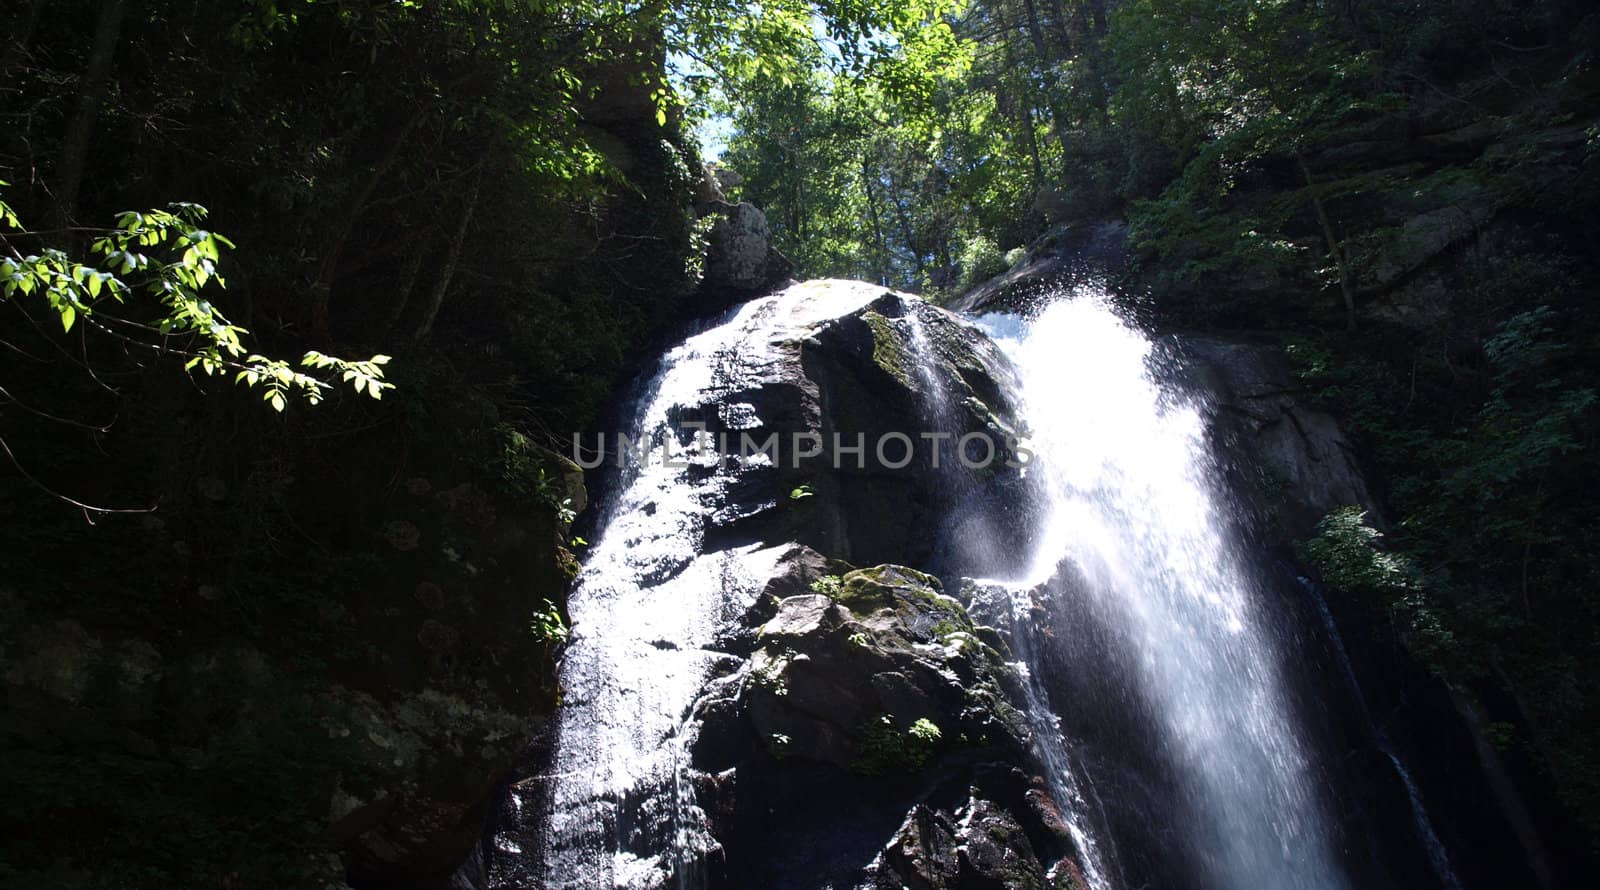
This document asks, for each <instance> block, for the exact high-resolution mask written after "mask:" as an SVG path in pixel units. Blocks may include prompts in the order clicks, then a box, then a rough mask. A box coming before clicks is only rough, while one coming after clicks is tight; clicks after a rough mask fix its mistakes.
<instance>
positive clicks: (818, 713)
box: [693, 554, 1077, 890]
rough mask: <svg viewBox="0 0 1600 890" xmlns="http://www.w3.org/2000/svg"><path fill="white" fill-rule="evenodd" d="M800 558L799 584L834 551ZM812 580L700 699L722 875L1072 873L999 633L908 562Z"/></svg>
mask: <svg viewBox="0 0 1600 890" xmlns="http://www.w3.org/2000/svg"><path fill="white" fill-rule="evenodd" d="M790 564H791V565H795V566H809V567H810V570H807V569H804V568H802V569H800V570H799V573H798V574H797V575H796V579H797V580H803V579H804V578H806V577H810V576H812V573H813V571H814V570H815V569H816V567H818V566H820V565H821V564H822V562H821V560H820V558H819V557H815V556H814V554H813V557H812V558H809V559H806V558H801V559H797V560H793V561H791V563H790ZM811 589H812V590H813V591H814V592H809V593H802V594H796V595H792V596H787V597H784V598H783V599H781V600H778V601H776V602H775V603H773V604H772V605H771V609H770V617H768V618H766V620H765V621H764V623H762V624H761V625H760V627H759V630H758V631H757V635H756V646H757V647H756V649H755V650H754V652H752V653H751V655H750V656H749V658H748V659H747V660H746V661H745V662H744V663H743V665H742V667H740V668H739V670H737V671H736V672H734V673H732V674H730V675H728V676H726V677H724V678H722V679H720V680H719V681H717V682H716V683H714V684H712V685H711V686H710V687H709V688H708V692H707V694H706V695H705V696H704V697H703V698H702V699H701V700H700V701H699V702H698V703H697V705H696V715H697V717H698V718H699V720H700V722H701V729H700V732H699V737H698V740H697V743H696V744H695V746H694V748H693V756H694V766H695V768H696V769H697V770H700V771H703V773H704V775H705V776H706V778H705V780H704V782H703V785H702V795H701V802H702V805H704V806H706V808H707V811H708V812H709V813H710V814H711V815H712V831H713V833H714V834H715V836H716V837H717V838H718V839H719V841H720V843H721V856H720V858H719V859H718V860H717V861H715V862H712V863H709V864H708V868H707V870H708V875H707V877H708V879H709V880H710V881H711V883H712V885H713V886H726V887H755V886H760V887H791V886H792V887H797V888H798V887H815V886H820V885H823V884H824V883H826V884H827V885H829V886H841V887H859V888H863V890H865V888H874V890H875V888H886V890H887V888H900V887H924V888H951V890H954V888H990V887H992V888H996V890H999V888H1024V887H1038V888H1044V887H1052V886H1060V887H1070V886H1074V885H1072V884H1071V883H1069V882H1067V881H1068V879H1067V878H1065V877H1063V876H1066V875H1075V874H1077V866H1076V865H1075V862H1074V859H1073V851H1072V849H1071V844H1070V841H1069V840H1068V834H1067V832H1066V830H1065V828H1064V827H1063V826H1062V825H1061V822H1060V817H1059V815H1058V814H1057V813H1056V810H1055V804H1054V803H1053V802H1052V800H1051V799H1050V796H1049V794H1048V792H1046V791H1045V790H1044V789H1043V780H1042V779H1040V778H1038V776H1037V767H1036V765H1035V764H1034V763H1033V761H1032V756H1031V755H1030V753H1029V749H1028V743H1029V728H1028V725H1027V723H1026V721H1025V720H1024V718H1023V716H1022V714H1021V712H1020V711H1019V710H1018V707H1017V704H1016V702H1017V701H1018V700H1019V698H1018V696H1019V687H1018V683H1019V678H1018V677H1017V675H1016V672H1015V671H1014V669H1013V668H1012V667H1011V666H1010V665H1009V664H1008V663H1007V660H1006V655H1005V652H1004V647H1005V643H1004V642H1003V641H1002V640H1001V638H1000V637H999V635H998V633H997V632H996V631H995V630H994V629H992V628H987V627H980V626H978V625H975V624H974V623H973V621H972V619H971V618H970V617H968V615H967V612H966V609H965V608H964V607H963V606H962V604H961V603H960V602H959V601H958V600H956V599H955V598H953V597H950V596H947V595H945V594H944V593H943V592H942V589H941V587H940V584H939V582H938V580H937V579H935V578H933V577H932V576H929V575H925V574H923V573H921V572H917V571H915V570H913V569H909V568H905V567H903V566H892V565H886V566H878V567H876V568H870V569H861V570H856V571H850V572H847V573H845V574H844V575H843V576H839V575H828V574H818V575H815V576H814V577H812V581H811ZM764 614H768V613H766V612H758V613H757V614H756V617H757V618H759V617H760V616H761V615H764ZM803 798H804V799H807V800H806V802H805V803H799V801H800V800H801V799H803ZM846 800H848V801H849V803H848V804H845V803H843V802H844V801H846ZM830 801H831V802H832V803H831V804H830ZM790 802H795V806H794V809H791V808H790ZM819 808H820V809H830V808H831V809H832V811H833V813H832V821H831V822H829V821H827V820H824V819H822V818H819V817H820V815H821V814H820V813H817V812H815V810H817V809H819ZM775 837H781V838H783V839H784V841H783V844H782V848H783V851H782V852H779V851H775V850H774V849H773V848H772V844H771V841H772V838H775ZM796 860H799V861H796ZM1058 878H1060V879H1061V881H1062V882H1061V883H1052V881H1055V880H1057V879H1058Z"/></svg>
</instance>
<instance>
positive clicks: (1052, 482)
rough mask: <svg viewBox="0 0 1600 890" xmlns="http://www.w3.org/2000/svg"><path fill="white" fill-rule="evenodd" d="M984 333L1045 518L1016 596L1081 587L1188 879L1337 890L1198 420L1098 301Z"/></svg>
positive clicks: (1310, 780)
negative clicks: (1166, 780)
mask: <svg viewBox="0 0 1600 890" xmlns="http://www.w3.org/2000/svg"><path fill="white" fill-rule="evenodd" d="M983 324H985V326H986V327H987V328H988V329H989V330H990V332H991V333H992V335H993V336H994V337H995V338H996V339H997V340H998V341H999V342H1000V343H1001V345H1002V347H1003V348H1004V349H1006V351H1007V352H1008V353H1009V354H1010V356H1011V357H1012V359H1013V361H1014V362H1015V363H1016V365H1017V367H1018V372H1019V377H1020V379H1021V380H1022V390H1023V391H1022V393H1021V397H1022V398H1021V401H1022V403H1023V412H1024V416H1025V418H1026V421H1027V423H1028V425H1029V426H1030V428H1031V439H1030V442H1029V448H1030V449H1031V450H1032V451H1033V452H1034V453H1035V454H1036V455H1037V459H1036V462H1035V466H1034V467H1033V468H1031V469H1030V472H1031V473H1033V474H1034V477H1033V478H1034V481H1035V484H1036V485H1037V486H1038V490H1039V492H1040V494H1041V496H1042V499H1043V501H1044V504H1045V506H1044V508H1043V510H1042V515H1041V516H1040V517H1039V522H1038V526H1039V527H1038V528H1037V530H1036V531H1037V535H1038V537H1037V542H1036V544H1035V545H1034V550H1033V558H1032V561H1031V566H1030V567H1029V569H1028V571H1027V572H1026V573H1025V574H1026V577H1024V578H1020V579H1016V580H1017V581H1018V582H1020V583H1021V584H1022V585H1023V586H1026V587H1033V586H1037V585H1041V584H1045V583H1048V582H1049V581H1050V580H1051V579H1053V578H1058V577H1059V576H1060V573H1061V572H1062V571H1063V570H1064V566H1067V565H1070V566H1071V567H1072V568H1073V569H1074V570H1075V571H1076V572H1077V573H1078V574H1079V575H1080V576H1081V578H1082V579H1083V584H1082V587H1083V588H1084V594H1083V596H1084V598H1085V599H1086V602H1085V603H1082V604H1080V605H1081V606H1082V607H1083V608H1085V609H1086V610H1087V612H1088V613H1089V615H1091V616H1092V619H1093V620H1094V621H1095V622H1097V623H1098V624H1100V625H1101V626H1102V627H1103V630H1104V632H1105V633H1106V634H1107V635H1109V637H1110V638H1111V639H1113V640H1114V641H1115V643H1114V645H1115V646H1116V647H1117V648H1118V649H1120V650H1122V652H1121V654H1122V657H1123V658H1125V659H1126V660H1127V662H1128V664H1129V666H1130V667H1131V671H1130V674H1131V675H1129V676H1125V677H1117V678H1113V679H1111V680H1109V681H1108V682H1110V683H1112V684H1114V685H1116V686H1118V687H1120V690H1119V691H1120V693H1121V694H1122V698H1123V699H1124V700H1125V701H1126V702H1128V703H1130V704H1129V706H1131V707H1140V708H1142V709H1143V710H1144V711H1145V712H1146V714H1147V717H1148V723H1149V724H1150V725H1151V726H1153V727H1155V728H1156V731H1157V732H1158V733H1159V736H1160V737H1159V738H1157V739H1153V740H1150V741H1149V744H1151V745H1154V746H1157V747H1158V749H1159V752H1160V756H1161V757H1162V758H1163V759H1164V760H1166V761H1167V763H1168V766H1169V767H1170V769H1171V771H1172V773H1173V776H1174V782H1175V785H1176V790H1177V793H1178V795H1179V796H1180V799H1176V800H1171V801H1170V806H1171V807H1172V808H1173V809H1174V810H1178V811H1180V814H1179V816H1178V817H1177V819H1176V821H1178V822H1180V823H1187V824H1188V825H1189V826H1190V827H1189V828H1188V830H1187V831H1186V832H1185V833H1186V835H1187V837H1185V838H1184V839H1183V840H1184V841H1185V843H1187V845H1188V846H1189V847H1190V848H1191V849H1190V850H1189V855H1190V856H1191V858H1192V861H1194V862H1196V863H1198V864H1199V865H1198V867H1199V868H1200V869H1201V870H1202V871H1203V874H1199V875H1195V876H1193V880H1194V881H1195V882H1196V883H1198V884H1202V885H1205V886H1211V887H1218V888H1266V887H1271V888H1284V890H1288V888H1298V890H1336V888H1340V887H1343V886H1346V883H1347V882H1346V880H1345V878H1344V877H1343V875H1342V872H1341V865H1340V863H1339V860H1338V858H1337V856H1336V853H1335V849H1334V843H1333V840H1334V839H1333V838H1332V836H1331V835H1332V830H1331V828H1330V827H1329V824H1328V821H1327V819H1326V818H1325V816H1324V814H1323V812H1322V810H1323V803H1322V801H1321V800H1320V796H1319V793H1318V788H1317V785H1316V779H1317V777H1316V775H1315V774H1314V770H1313V767H1312V763H1311V761H1310V758H1309V756H1308V754H1307V752H1306V746H1305V744H1304V741H1303V740H1302V739H1301V738H1300V737H1299V733H1298V731H1297V726H1296V720H1295V715H1294V713H1293V707H1292V702H1291V698H1290V696H1289V694H1288V692H1287V691H1286V689H1285V683H1284V681H1283V679H1282V678H1281V676H1280V671H1281V664H1280V660H1281V658H1282V654H1281V653H1280V652H1279V651H1278V648H1277V646H1276V641H1277V639H1278V629H1277V628H1276V626H1275V623H1274V620H1273V617H1272V616H1271V615H1270V614H1268V613H1267V612H1266V611H1265V610H1264V609H1262V608H1261V607H1260V603H1261V596H1260V593H1261V591H1259V590H1258V589H1257V587H1256V582H1255V580H1254V579H1253V578H1252V577H1251V574H1250V573H1249V572H1248V571H1247V570H1246V569H1245V566H1244V560H1243V559H1242V557H1241V556H1240V554H1238V553H1236V552H1235V551H1234V549H1233V546H1232V545H1231V544H1230V542H1229V540H1228V537H1227V535H1226V533H1225V532H1224V531H1223V530H1224V529H1225V528H1226V527H1227V524H1226V517H1225V516H1224V515H1222V512H1221V507H1220V506H1219V504H1220V501H1219V498H1218V495H1217V485H1218V483H1217V481H1216V475H1217V474H1216V470H1215V467H1214V466H1213V465H1212V461H1211V458H1210V456H1209V454H1208V451H1207V448H1206V442H1205V438H1204V423H1203V419H1202V413H1201V410H1200V406H1199V405H1198V404H1196V403H1195V402H1194V401H1193V400H1191V399H1189V398H1186V397H1184V396H1181V395H1179V394H1177V393H1175V392H1173V391H1170V390H1169V389H1167V388H1166V387H1164V386H1163V385H1162V383H1161V382H1159V381H1158V380H1157V377H1156V374H1157V372H1158V370H1159V369H1156V368H1154V367H1152V362H1153V360H1154V355H1153V347H1152V344H1151V342H1150V341H1149V340H1148V339H1147V338H1145V337H1144V336H1142V335H1141V334H1140V333H1139V332H1137V331H1136V330H1135V329H1133V328H1132V327H1131V326H1129V325H1128V324H1126V323H1125V322H1124V321H1123V320H1122V319H1121V318H1120V317H1119V316H1118V315H1117V314H1116V313H1115V311H1113V309H1112V308H1111V307H1110V306H1109V305H1108V303H1107V302H1106V301H1105V300H1103V299H1101V298H1097V297H1094V296H1080V297H1077V298H1074V299H1068V300H1063V301H1060V302H1056V303H1053V304H1051V305H1048V306H1046V307H1045V308H1044V309H1043V310H1042V311H1041V312H1040V313H1039V314H1038V315H1037V316H1036V317H1035V318H1033V319H1031V320H1030V321H1026V322H1022V321H1020V320H1018V319H1015V318H994V319H987V320H984V321H983ZM1068 645H1070V644H1068ZM1034 667H1035V669H1037V666H1034ZM1076 667H1078V668H1080V669H1084V670H1090V669H1093V668H1094V667H1095V665H1092V664H1079V665H1076ZM1057 705H1058V707H1060V706H1061V703H1057ZM1093 778H1094V777H1093V776H1090V779H1091V780H1092V779H1093Z"/></svg>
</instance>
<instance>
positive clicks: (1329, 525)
mask: <svg viewBox="0 0 1600 890" xmlns="http://www.w3.org/2000/svg"><path fill="white" fill-rule="evenodd" d="M1564 265H1565V263H1564V261H1563V260H1562V259H1561V258H1560V257H1545V258H1542V259H1539V260H1537V261H1530V260H1526V259H1525V258H1519V257H1516V256H1511V257H1508V258H1504V259H1497V258H1490V259H1488V260H1486V261H1484V262H1483V263H1482V265H1481V266H1480V267H1479V268H1478V269H1477V270H1476V271H1477V272H1478V275H1477V277H1476V280H1475V282H1474V286H1473V288H1472V289H1471V292H1470V293H1468V294H1466V297H1467V298H1468V300H1469V301H1470V302H1469V303H1468V305H1471V306H1473V307H1475V311H1476V312H1479V313H1485V314H1489V313H1493V316H1498V320H1496V321H1493V322H1489V323H1484V322H1483V321H1480V320H1478V319H1477V318H1474V317H1473V316H1470V315H1464V316H1461V317H1460V318H1459V319H1458V320H1455V325H1453V326H1452V327H1450V328H1447V329H1443V330H1438V331H1436V332H1434V333H1435V336H1436V338H1437V339H1432V338H1429V339H1423V340H1421V341H1416V340H1413V341H1412V342H1411V344H1410V348H1409V349H1407V350H1399V349H1395V348H1394V347H1393V346H1392V345H1390V344H1386V343H1382V342H1374V343H1371V344H1370V347H1369V349H1370V351H1363V350H1357V349H1353V348H1352V347H1351V345H1350V344H1342V343H1337V342H1330V341H1309V340H1300V341H1298V342H1294V343H1292V344H1291V346H1290V355H1291V357H1292V358H1293V359H1294V360H1295V362H1296V364H1297V367H1298V369H1299V373H1300V374H1301V379H1302V380H1303V381H1305V382H1306V383H1307V385H1308V386H1309V387H1310V388H1311V389H1312V391H1313V392H1315V393H1317V394H1318V395H1320V396H1321V397H1322V398H1323V399H1325V400H1326V401H1327V402H1328V404H1329V405H1330V406H1332V407H1333V408H1334V409H1336V410H1337V411H1338V412H1339V414H1340V415H1341V416H1342V417H1343V418H1344V419H1345V420H1346V423H1347V424H1348V425H1349V426H1350V427H1351V428H1353V429H1354V430H1355V431H1356V432H1358V433H1359V434H1360V435H1361V437H1362V438H1363V439H1364V440H1365V441H1366V443H1367V444H1368V446H1369V448H1370V450H1371V453H1372V454H1373V455H1374V456H1375V457H1376V459H1377V461H1378V463H1379V465H1380V466H1382V467H1383V468H1384V470H1385V471H1386V474H1387V476H1388V482H1389V494H1390V497H1389V501H1390V505H1391V506H1392V508H1393V512H1394V515H1395V516H1396V519H1397V521H1396V522H1395V524H1394V526H1393V527H1392V528H1391V529H1389V530H1388V533H1387V534H1385V535H1381V536H1380V535H1379V533H1378V532H1377V531H1376V530H1375V529H1374V528H1372V527H1371V525H1370V524H1369V523H1368V522H1366V520H1365V517H1363V516H1362V515H1361V514H1360V513H1359V512H1358V511H1356V510H1354V509H1347V510H1342V511H1336V512H1334V513H1333V514H1331V515H1330V516H1328V517H1327V518H1326V519H1325V520H1324V521H1323V523H1322V525H1321V526H1320V527H1319V531H1318V535H1317V536H1316V537H1315V538H1314V539H1313V540H1311V541H1309V542H1307V543H1306V544H1305V545H1304V546H1303V553H1304V555H1305V556H1306V557H1307V559H1308V561H1310V562H1312V563H1314V564H1316V565H1317V566H1318V567H1319V568H1320V569H1321V571H1322V572H1323V574H1324V576H1325V577H1326V579H1327V581H1328V583H1329V584H1330V585H1331V586H1333V587H1334V588H1336V589H1339V590H1342V591H1346V592H1348V593H1351V594H1353V595H1356V596H1358V597H1360V598H1361V599H1362V600H1363V601H1365V602H1367V603H1369V604H1371V605H1372V606H1373V607H1375V608H1378V609H1383V610H1386V611H1389V612H1390V613H1391V614H1393V615H1394V616H1395V617H1396V618H1397V619H1398V621H1397V625H1398V626H1399V627H1400V629H1401V632H1402V634H1403V635H1404V637H1405V639H1406V642H1407V643H1408V644H1409V645H1410V647H1411V648H1412V649H1413V651H1415V652H1416V653H1417V654H1418V655H1419V656H1420V657H1421V658H1422V659H1423V660H1424V661H1425V663H1427V664H1428V665H1429V666H1430V667H1432V668H1433V669H1434V670H1435V671H1437V672H1439V673H1441V674H1443V675H1444V676H1446V677H1448V678H1449V679H1451V680H1452V681H1453V682H1461V683H1464V682H1483V683H1491V684H1495V685H1498V686H1501V687H1504V688H1506V689H1507V690H1508V691H1510V692H1511V693H1512V694H1513V696H1514V697H1515V699H1516V700H1517V702H1518V703H1519V706H1520V707H1521V708H1522V709H1523V711H1524V713H1523V715H1522V716H1523V718H1524V719H1525V720H1527V721H1528V724H1529V726H1532V727H1537V729H1536V731H1535V736H1534V741H1533V744H1532V745H1531V749H1532V750H1533V751H1536V752H1537V753H1538V754H1539V756H1540V758H1541V760H1542V762H1543V763H1544V765H1545V766H1546V767H1547V768H1548V769H1550V770H1551V771H1552V773H1553V774H1554V775H1555V777H1556V778H1557V780H1558V781H1557V785H1558V787H1559V788H1561V790H1562V794H1563V795H1564V797H1565V798H1566V799H1567V800H1568V801H1569V802H1570V803H1571V804H1572V806H1573V807H1574V810H1575V812H1577V813H1578V814H1579V816H1580V818H1582V819H1584V820H1586V821H1587V822H1588V823H1589V824H1590V825H1591V826H1600V803H1597V802H1600V768H1596V765H1595V764H1593V763H1592V762H1591V759H1590V758H1589V757H1588V755H1587V754H1586V753H1585V752H1587V751H1590V750H1592V749H1593V746H1594V745H1595V744H1596V739H1595V734H1594V731H1593V729H1592V728H1591V727H1592V726H1593V725H1594V721H1593V720H1592V715H1593V714H1595V713H1597V712H1600V702H1596V701H1595V700H1594V699H1593V696H1592V695H1591V694H1590V693H1589V692H1588V684H1587V683H1586V682H1585V681H1584V679H1583V678H1584V677H1587V676H1593V675H1594V673H1595V672H1596V671H1597V670H1600V663H1597V662H1596V660H1595V658H1594V655H1593V653H1594V652H1595V651H1597V650H1596V648H1595V642H1596V639H1597V634H1600V628H1597V626H1596V623H1595V621H1594V617H1593V616H1594V615H1595V614H1597V609H1600V604H1597V602H1596V600H1595V598H1594V597H1593V596H1592V595H1591V593H1590V591H1592V590H1594V589H1595V587H1594V585H1595V583H1596V581H1597V580H1600V577H1597V575H1596V569H1595V566H1596V565H1597V564H1600V538H1597V537H1596V535H1595V534H1594V533H1593V530H1592V521H1591V518H1590V517H1591V516H1592V513H1591V512H1590V509H1589V507H1588V506H1587V501H1586V498H1585V497H1584V496H1582V495H1579V494H1577V492H1578V491H1586V490H1587V489H1589V488H1590V487H1592V484H1593V481H1594V480H1595V479H1600V463H1597V458H1596V456H1595V454H1594V450H1593V449H1592V447H1588V443H1592V441H1593V438H1594V435H1595V430H1596V429H1597V420H1600V419H1597V416H1596V414H1597V412H1596V391H1597V387H1600V379H1597V377H1596V374H1595V370H1594V369H1593V368H1592V367H1591V366H1590V365H1589V364H1588V363H1586V362H1584V361H1582V360H1581V359H1580V358H1579V356H1580V355H1582V350H1583V349H1584V348H1585V347H1584V346H1583V345H1582V344H1586V343H1592V342H1595V340H1594V338H1595V337H1596V320H1595V319H1594V318H1592V317H1590V314H1589V313H1587V312H1583V313H1580V312H1578V311H1577V310H1576V308H1575V307H1574V305H1573V303H1572V298H1573V296H1575V288H1577V287H1578V285H1577V283H1576V281H1575V280H1574V279H1572V278H1571V277H1570V276H1567V275H1564V274H1563V273H1561V272H1560V271H1559V270H1561V269H1562V268H1563V266H1564ZM1552 270H1556V271H1555V272H1553V273H1552ZM1532 299H1542V300H1546V301H1549V302H1546V303H1542V304H1534V305H1531V306H1530V302H1531V300H1532ZM1493 316H1491V317H1493ZM1457 326H1459V327H1457ZM1467 326H1471V327H1467ZM1462 327H1467V330H1473V331H1476V338H1477V343H1476V347H1475V348H1474V349H1473V350H1472V351H1471V352H1466V351H1464V350H1463V348H1462V346H1461V345H1460V344H1461V339H1462V337H1463V336H1464V335H1465V334H1466V331H1464V330H1461V329H1460V328H1462ZM1396 356H1406V363H1405V364H1404V365H1401V366H1400V367H1398V368H1397V367H1395V366H1394V357H1396Z"/></svg>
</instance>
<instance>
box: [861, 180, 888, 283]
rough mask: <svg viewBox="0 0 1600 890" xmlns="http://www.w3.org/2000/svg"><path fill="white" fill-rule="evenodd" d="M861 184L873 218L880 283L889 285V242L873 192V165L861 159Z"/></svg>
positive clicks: (876, 198)
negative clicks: (884, 232)
mask: <svg viewBox="0 0 1600 890" xmlns="http://www.w3.org/2000/svg"><path fill="white" fill-rule="evenodd" d="M861 186H862V188H863V189H865V190H866V193H867V214H868V215H869V216H870V217H871V219H872V237H873V244H874V245H875V246H876V247H877V253H878V257H877V259H878V270H877V271H878V283H879V284H880V285H882V286H884V287H888V286H889V242H888V240H887V239H886V238H885V236H884V234H883V220H882V218H881V217H879V215H878V197H877V195H875V194H873V192H872V166H871V164H869V163H868V162H867V159H866V158H865V157H863V158H862V159H861Z"/></svg>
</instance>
